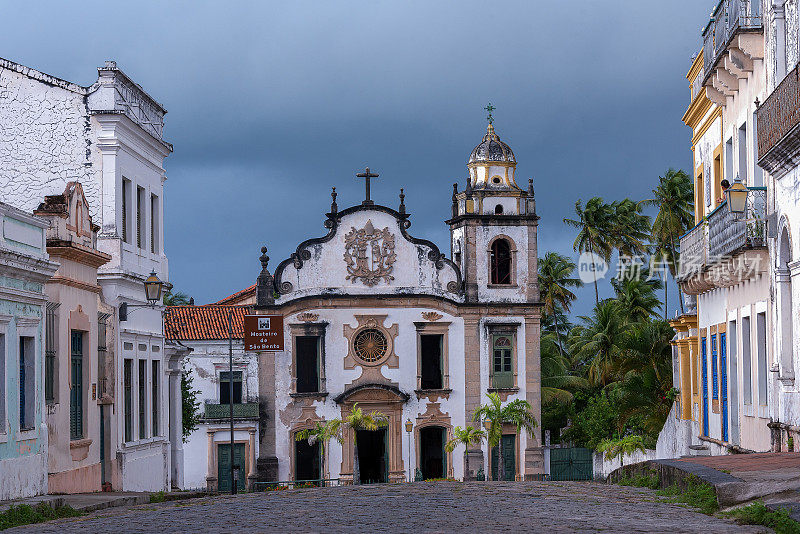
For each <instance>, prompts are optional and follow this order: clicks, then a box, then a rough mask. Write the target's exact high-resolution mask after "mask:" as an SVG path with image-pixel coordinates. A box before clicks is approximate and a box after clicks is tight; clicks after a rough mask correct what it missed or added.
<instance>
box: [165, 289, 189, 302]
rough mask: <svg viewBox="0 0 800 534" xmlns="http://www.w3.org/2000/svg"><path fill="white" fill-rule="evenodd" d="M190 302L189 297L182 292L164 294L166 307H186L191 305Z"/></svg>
mask: <svg viewBox="0 0 800 534" xmlns="http://www.w3.org/2000/svg"><path fill="white" fill-rule="evenodd" d="M190 300H191V299H190V298H189V295H187V294H186V293H181V292H180V291H175V292H172V291H167V292H166V293H164V305H165V306H186V305H187V304H189V303H190Z"/></svg>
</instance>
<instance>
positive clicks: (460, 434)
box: [444, 426, 486, 480]
mask: <svg viewBox="0 0 800 534" xmlns="http://www.w3.org/2000/svg"><path fill="white" fill-rule="evenodd" d="M485 437H486V432H485V431H483V430H480V429H478V428H475V427H474V426H467V427H465V428H461V427H460V426H457V427H456V428H455V429H454V430H453V438H451V439H450V441H448V442H447V444H446V445H445V446H444V448H445V450H446V451H447V452H453V451H454V450H455V448H456V447H458V446H459V445H464V449H465V452H466V454H464V462H465V465H464V480H466V479H467V477H468V476H469V452H468V451H469V448H470V447H471V446H472V445H477V444H479V443H480V442H481V441H483V439H484V438H485Z"/></svg>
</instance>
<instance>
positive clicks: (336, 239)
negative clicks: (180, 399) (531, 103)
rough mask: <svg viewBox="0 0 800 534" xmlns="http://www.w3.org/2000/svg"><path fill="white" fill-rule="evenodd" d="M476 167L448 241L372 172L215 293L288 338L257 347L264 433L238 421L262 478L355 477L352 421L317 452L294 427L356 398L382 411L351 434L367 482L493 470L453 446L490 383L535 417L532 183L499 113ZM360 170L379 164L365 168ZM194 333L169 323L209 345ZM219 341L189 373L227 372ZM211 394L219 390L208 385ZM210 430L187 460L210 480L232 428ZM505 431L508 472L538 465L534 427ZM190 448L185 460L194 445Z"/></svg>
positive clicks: (484, 455)
mask: <svg viewBox="0 0 800 534" xmlns="http://www.w3.org/2000/svg"><path fill="white" fill-rule="evenodd" d="M468 168H469V175H468V177H467V184H466V188H465V190H463V191H458V188H457V186H454V192H453V196H452V199H451V200H452V208H451V214H450V215H451V218H450V220H449V221H448V224H449V226H450V229H451V254H450V255H449V256H447V255H445V254H443V253H442V252H440V251H439V249H438V247H437V246H436V245H435V244H434V243H432V242H431V241H427V240H424V239H419V238H416V237H413V236H412V235H411V234H410V233H409V227H410V226H411V219H410V215H409V214H408V213H407V212H406V206H405V203H404V195H403V193H402V190H401V194H400V205H399V208H398V209H393V208H390V207H386V206H383V205H379V204H376V203H374V202H373V201H372V200H371V199H370V198H369V185H367V195H366V199H365V200H364V201H363V202H361V203H360V204H356V205H354V206H351V207H348V208H346V209H342V210H340V209H339V207H338V204H337V200H336V193H335V191H334V192H333V193H332V198H333V202H332V205H331V210H330V212H329V213H328V214H327V220H326V222H325V228H327V234H326V235H324V236H322V237H317V238H311V239H308V240H305V241H303V242H302V243H300V244H299V245H298V246H297V249H296V251H295V252H294V253H292V254H291V256H290V257H289V258H287V259H285V260H284V261H282V262H281V263H280V264H279V265H278V266H277V268H276V269H275V274H274V277H273V276H272V275H271V274H270V273H269V271H268V259H269V258H267V257H266V254H263V255H262V257H261V262H262V271H261V274H260V275H259V277H258V282H257V284H256V285H255V286H251V287H250V288H247V289H245V290H243V291H241V292H239V293H237V294H234V295H232V296H230V297H228V298H226V299H224V300H223V301H220V302H218V303H216V304H215V305H213V306H211V308H220V307H224V306H248V307H252V308H254V309H255V313H257V314H277V315H281V316H283V319H284V335H285V340H286V344H285V350H284V351H282V352H262V353H259V354H258V360H257V365H258V399H259V404H260V407H259V414H258V415H259V421H258V428H257V432H258V444H257V445H254V444H252V440H250V441H248V437H247V436H246V435H245V433H244V428H243V429H242V430H241V433H239V432H238V431H237V437H236V438H235V441H236V443H237V444H238V443H240V441H241V445H242V455H243V457H245V463H246V465H245V469H246V471H247V473H248V475H250V474H251V473H252V467H253V466H252V464H251V463H248V462H252V454H253V453H256V458H257V460H256V465H255V468H256V473H255V476H256V477H257V478H258V479H260V480H264V481H274V480H313V479H320V478H337V479H340V480H342V481H343V482H345V483H347V482H351V481H352V479H353V439H354V436H352V435H350V434H348V433H345V436H344V439H343V443H342V444H339V443H338V442H336V441H335V440H334V441H332V442H331V443H330V444H329V446H328V447H326V448H325V451H324V454H322V452H321V449H320V447H319V444H315V445H313V446H312V445H309V444H308V443H307V442H306V441H297V440H296V439H295V436H296V434H297V433H298V432H299V431H301V430H303V429H306V428H310V427H313V426H314V425H315V424H316V423H318V422H322V421H326V420H331V419H334V418H341V417H343V416H346V415H347V413H348V412H349V411H350V410H351V409H352V408H353V406H354V405H355V404H356V403H357V404H358V405H359V406H361V407H362V408H364V409H365V410H367V411H369V410H377V411H380V412H383V413H384V414H386V416H387V417H388V420H389V425H388V427H387V428H385V429H382V430H379V431H375V432H363V433H359V435H358V437H357V439H358V443H359V457H360V465H361V480H362V481H363V482H370V481H400V480H404V479H405V478H406V477H408V476H414V475H415V474H416V472H417V471H419V474H420V475H421V476H422V477H424V478H436V477H445V476H450V477H458V478H461V477H465V478H474V477H475V476H476V475H477V472H478V471H479V470H482V471H483V472H485V473H486V474H487V475H489V474H490V470H493V469H492V468H496V467H497V466H496V460H495V461H494V462H493V463H492V462H490V457H491V456H492V455H490V454H489V451H488V450H487V449H486V445H485V443H484V444H483V445H482V448H481V447H476V448H474V449H471V450H469V451H464V450H463V449H457V450H456V451H455V452H453V453H450V452H446V451H445V450H444V444H445V442H446V440H447V439H448V438H449V437H451V436H452V431H453V428H454V427H456V426H462V427H464V426H466V425H469V424H475V423H472V415H473V413H474V411H475V410H476V408H478V406H479V405H480V404H482V403H484V402H485V401H486V394H487V393H489V392H497V393H498V394H499V395H500V396H501V397H502V399H503V400H504V401H510V400H513V399H525V400H527V401H529V402H530V403H531V404H532V406H533V407H534V413H535V417H536V419H537V420H539V419H540V397H541V377H540V357H539V333H540V315H541V311H540V304H539V289H538V279H537V241H536V239H537V222H538V217H537V216H536V212H535V203H534V195H533V186H532V183H531V184H529V186H528V188H526V189H522V188H520V187H518V186H517V184H516V181H515V176H514V173H515V169H516V160H515V158H514V154H513V152H512V151H511V149H510V148H509V147H508V145H506V144H505V143H503V142H502V141H500V139H499V138H498V136H497V134H496V133H495V131H494V128H493V127H492V125H491V124H490V125H489V126H488V128H487V131H486V135H485V136H484V138H483V140H482V141H481V142H480V144H479V145H478V146H477V147H475V149H474V150H473V152H472V154H471V156H470V158H469V164H468ZM360 176H361V177H365V178H366V179H367V180H369V179H370V178H374V177H376V176H377V175H373V174H372V173H371V172H370V171H369V169H367V171H366V172H365V173H362V174H360ZM265 251H266V249H263V251H262V252H265ZM203 308H208V307H205V306H197V307H195V309H194V311H192V310H191V307H183V308H182V309H181V310H178V311H176V316H175V322H176V326H177V327H180V325H181V324H184V323H185V324H189V323H191V324H199V323H200V322H201V321H202V319H201V318H202V317H203V316H205V315H206V314H207V313H208V312H207V311H205V310H203ZM181 316H182V317H183V318H181ZM217 321H219V319H217ZM168 326H169V325H168ZM240 328H241V327H239V328H238V329H237V331H238V332H241V329H240ZM188 337H189V335H188V334H187V335H184V336H183V337H182V338H181V337H180V336H176V338H178V339H177V341H180V342H181V343H184V344H192V346H193V347H194V349H195V351H197V352H200V351H201V350H204V349H201V345H202V344H201V343H198V342H193V341H192V340H189V339H187V338H188ZM221 347H225V345H224V344H223V342H222V341H218V342H217V344H216V351H217V353H218V354H217V355H213V356H205V355H204V356H201V357H195V356H193V357H192V365H193V368H192V372H193V373H195V374H196V375H197V376H202V375H203V374H207V375H208V376H209V378H210V380H211V381H212V382H213V381H215V380H216V381H217V383H221V382H222V380H223V373H227V367H226V366H225V365H224V364H223V361H224V360H223V358H222V354H219V353H220V352H222V351H220V348H221ZM199 349H200V350H199ZM238 358H240V361H239V363H238V366H239V367H238V368H240V369H241V370H242V372H243V373H247V372H249V371H248V370H249V369H250V365H251V362H252V360H249V359H248V358H247V357H246V356H244V355H241V353H239V355H238ZM195 361H196V362H197V363H195ZM201 361H202V362H204V363H201ZM234 378H235V377H234ZM248 382H249V379H248ZM204 387H205V386H204ZM242 387H244V386H242ZM220 391H221V389H220ZM206 396H207V398H210V399H211V400H213V401H214V402H216V399H217V398H219V399H220V402H222V398H221V395H219V396H217V395H215V393H214V388H213V387H211V388H208V391H207V392H206ZM206 409H208V405H206ZM237 424H242V425H244V421H241V422H239V423H237ZM407 425H408V426H410V432H408V431H407V430H406V428H407ZM205 432H206V433H207V436H208V447H207V449H206V453H205V454H204V455H203V454H201V453H198V455H199V456H198V459H197V460H194V459H193V460H192V463H195V462H197V463H200V462H202V461H203V460H207V462H208V466H207V470H206V481H207V482H208V486H209V487H210V488H217V487H220V485H221V484H222V483H223V480H222V477H224V476H226V475H225V473H226V470H225V469H222V468H221V467H220V462H222V461H223V460H221V459H220V458H221V455H222V452H221V451H223V450H224V449H225V446H224V445H223V444H222V443H220V442H219V441H218V440H219V437H218V436H223V438H222V439H223V443H224V442H225V441H227V440H228V439H229V438H224V433H222V432H220V431H218V430H217V427H211V428H209V429H207V430H205ZM503 445H504V451H505V452H504V456H505V461H506V470H505V471H506V474H507V476H508V477H509V478H512V479H513V478H519V479H522V478H533V477H536V476H538V475H540V474H541V473H543V472H544V471H543V465H542V464H543V457H542V448H541V439H540V432H539V430H538V429H537V430H536V431H535V432H534V433H533V435H531V436H528V435H527V434H525V433H523V434H522V435H517V433H516V429H515V428H512V427H507V428H506V429H504V437H503ZM248 447H249V448H248ZM228 450H229V449H228ZM186 454H187V456H186V461H187V464H188V463H189V456H188V454H189V449H188V447H187V449H186ZM227 454H229V452H228V453H227ZM465 455H469V457H470V470H471V472H470V473H465V468H464V465H465V462H464V458H465ZM193 458H194V457H193ZM224 461H225V462H228V459H227V458H226V459H225V460H224ZM239 461H240V460H237V462H239ZM226 465H227V464H226Z"/></svg>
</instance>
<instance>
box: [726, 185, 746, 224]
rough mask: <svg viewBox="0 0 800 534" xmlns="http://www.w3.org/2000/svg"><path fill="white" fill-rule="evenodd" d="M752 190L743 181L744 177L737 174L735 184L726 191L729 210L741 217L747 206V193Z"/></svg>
mask: <svg viewBox="0 0 800 534" xmlns="http://www.w3.org/2000/svg"><path fill="white" fill-rule="evenodd" d="M749 192H750V190H749V189H747V186H746V185H744V184H743V183H742V179H741V178H739V176H738V175H737V176H736V180H735V181H734V182H733V185H732V186H730V187H729V188H728V189H727V190H726V191H725V199H726V200H727V201H728V210H730V212H731V213H732V214H734V215H735V216H736V218H737V219H738V218H740V216H741V215H743V214H744V212H745V209H746V208H747V194H748V193H749Z"/></svg>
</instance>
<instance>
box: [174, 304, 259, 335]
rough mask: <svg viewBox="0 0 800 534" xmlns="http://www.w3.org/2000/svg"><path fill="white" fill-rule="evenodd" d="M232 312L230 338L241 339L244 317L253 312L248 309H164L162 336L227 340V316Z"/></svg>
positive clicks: (209, 306) (222, 307)
mask: <svg viewBox="0 0 800 534" xmlns="http://www.w3.org/2000/svg"><path fill="white" fill-rule="evenodd" d="M230 312H233V329H232V330H233V338H234V339H242V338H243V337H244V316H245V315H248V314H251V313H253V308H252V307H251V306H217V305H214V304H209V305H207V306H167V308H166V310H164V334H165V336H166V338H167V339H170V340H178V341H190V340H202V339H228V315H229V314H230Z"/></svg>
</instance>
